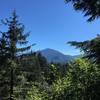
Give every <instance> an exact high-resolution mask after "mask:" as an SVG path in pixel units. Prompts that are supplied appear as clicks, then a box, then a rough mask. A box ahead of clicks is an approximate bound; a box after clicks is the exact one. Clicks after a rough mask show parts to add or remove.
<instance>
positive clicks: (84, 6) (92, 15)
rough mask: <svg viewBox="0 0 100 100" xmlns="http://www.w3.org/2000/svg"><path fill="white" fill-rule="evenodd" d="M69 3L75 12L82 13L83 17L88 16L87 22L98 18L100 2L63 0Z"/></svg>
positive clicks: (95, 0) (98, 0) (99, 15)
mask: <svg viewBox="0 0 100 100" xmlns="http://www.w3.org/2000/svg"><path fill="white" fill-rule="evenodd" d="M65 1H66V3H68V2H71V3H72V5H73V7H74V9H75V10H79V11H82V12H84V13H85V14H84V16H89V19H88V21H93V20H95V19H97V18H99V17H100V0H65Z"/></svg>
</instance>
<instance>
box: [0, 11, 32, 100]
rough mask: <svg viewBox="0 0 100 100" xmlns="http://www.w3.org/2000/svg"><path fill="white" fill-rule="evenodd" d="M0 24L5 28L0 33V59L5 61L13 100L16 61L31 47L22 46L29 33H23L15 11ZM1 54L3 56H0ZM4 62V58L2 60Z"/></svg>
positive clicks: (11, 99)
mask: <svg viewBox="0 0 100 100" xmlns="http://www.w3.org/2000/svg"><path fill="white" fill-rule="evenodd" d="M2 23H3V24H4V25H6V26H7V28H8V30H7V32H2V38H1V40H0V58H1V57H2V56H3V57H5V58H6V59H7V62H8V64H7V69H6V71H7V70H8V69H9V71H10V72H9V73H10V74H9V75H10V76H9V77H10V82H9V83H10V84H9V85H10V97H9V98H10V100H13V94H14V86H15V84H16V83H15V81H14V80H15V79H16V77H17V74H18V71H17V69H20V68H18V64H19V63H18V60H19V56H21V55H22V54H23V53H26V51H27V50H29V49H30V48H31V46H32V45H31V46H24V47H23V45H26V44H27V43H28V41H27V40H26V38H27V37H28V36H29V33H24V25H22V24H21V23H19V20H18V16H17V15H16V11H13V13H12V17H10V18H9V19H5V20H2ZM2 54H3V55H2ZM0 60H1V59H0ZM3 60H4V58H3Z"/></svg>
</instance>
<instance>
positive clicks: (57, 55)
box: [40, 48, 74, 63]
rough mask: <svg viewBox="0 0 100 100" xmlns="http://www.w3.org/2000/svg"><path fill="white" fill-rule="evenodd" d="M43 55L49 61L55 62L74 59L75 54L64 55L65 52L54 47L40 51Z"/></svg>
mask: <svg viewBox="0 0 100 100" xmlns="http://www.w3.org/2000/svg"><path fill="white" fill-rule="evenodd" d="M40 52H41V54H42V56H44V57H45V58H46V59H47V61H48V62H49V63H50V62H54V63H66V62H69V61H71V60H73V59H74V57H73V56H70V55H64V54H63V53H61V52H59V51H57V50H53V49H49V48H47V49H44V50H41V51H40Z"/></svg>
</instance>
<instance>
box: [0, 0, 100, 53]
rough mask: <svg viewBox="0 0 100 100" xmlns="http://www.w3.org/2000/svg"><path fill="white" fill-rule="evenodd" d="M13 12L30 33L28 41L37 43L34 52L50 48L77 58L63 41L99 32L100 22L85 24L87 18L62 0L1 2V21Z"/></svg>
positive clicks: (78, 39)
mask: <svg viewBox="0 0 100 100" xmlns="http://www.w3.org/2000/svg"><path fill="white" fill-rule="evenodd" d="M14 9H16V11H17V14H18V15H19V17H20V20H21V22H22V23H23V24H24V25H25V27H26V29H25V30H26V31H31V34H30V37H29V41H30V43H36V44H37V45H36V46H34V47H33V48H32V49H33V50H41V49H45V48H52V49H55V50H59V51H61V52H63V53H65V54H70V55H77V54H79V51H78V50H76V49H74V48H73V47H71V46H69V45H67V44H66V42H68V41H73V40H74V41H84V40H88V39H91V38H94V37H95V36H96V34H98V33H100V20H96V21H94V22H92V23H87V22H86V19H87V18H85V17H83V14H82V13H81V12H78V13H77V12H76V11H74V10H73V8H72V6H71V5H70V4H68V5H66V4H65V3H64V0H1V2H0V19H2V18H5V17H9V16H10V14H11V12H12V11H13V10H14Z"/></svg>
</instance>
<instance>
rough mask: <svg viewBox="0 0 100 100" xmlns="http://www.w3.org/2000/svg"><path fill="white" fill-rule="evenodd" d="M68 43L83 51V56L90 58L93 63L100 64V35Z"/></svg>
mask: <svg viewBox="0 0 100 100" xmlns="http://www.w3.org/2000/svg"><path fill="white" fill-rule="evenodd" d="M68 43H69V44H70V45H72V46H75V47H76V48H79V49H80V50H81V51H83V52H84V55H83V56H84V57H86V58H88V59H90V60H92V61H93V62H94V63H97V64H100V35H97V37H96V38H94V39H92V40H88V41H83V42H76V41H72V42H68Z"/></svg>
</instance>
